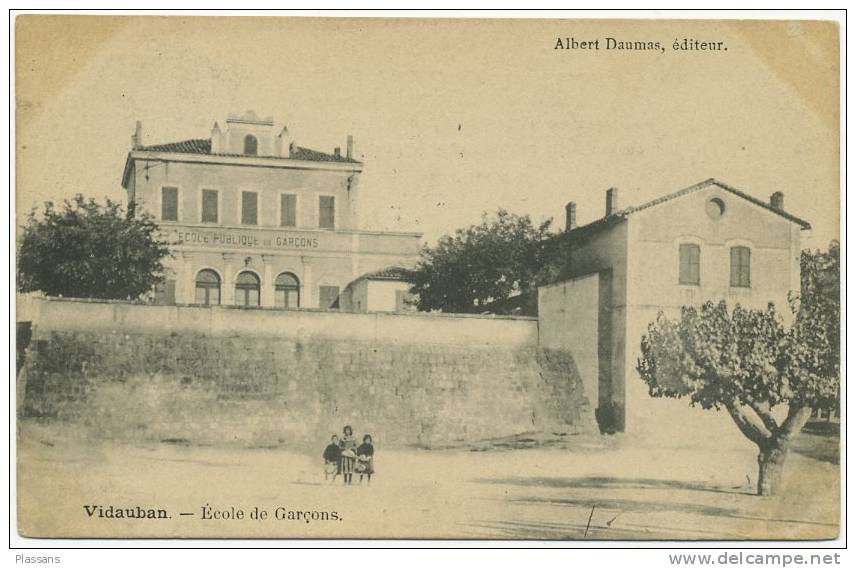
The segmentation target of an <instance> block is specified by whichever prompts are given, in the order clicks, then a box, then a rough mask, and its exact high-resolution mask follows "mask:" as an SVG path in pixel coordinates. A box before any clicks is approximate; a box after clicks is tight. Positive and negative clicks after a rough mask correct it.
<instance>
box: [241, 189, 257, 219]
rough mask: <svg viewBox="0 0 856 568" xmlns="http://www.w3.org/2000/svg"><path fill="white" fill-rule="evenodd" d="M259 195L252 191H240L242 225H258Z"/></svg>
mask: <svg viewBox="0 0 856 568" xmlns="http://www.w3.org/2000/svg"><path fill="white" fill-rule="evenodd" d="M258 205H259V196H258V194H257V193H255V192H253V191H244V192H242V193H241V223H242V224H244V225H258V222H259V214H258Z"/></svg>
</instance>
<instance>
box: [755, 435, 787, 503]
mask: <svg viewBox="0 0 856 568" xmlns="http://www.w3.org/2000/svg"><path fill="white" fill-rule="evenodd" d="M787 457H788V446H787V445H784V444H782V443H781V442H772V441H771V443H770V444H769V445H765V446H764V447H762V448H761V451H760V452H759V453H758V495H763V496H768V495H775V494H776V493H777V492H778V491H779V487H780V485H781V483H782V473H783V472H784V471H785V459H786V458H787Z"/></svg>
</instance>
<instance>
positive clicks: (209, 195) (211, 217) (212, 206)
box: [202, 189, 219, 223]
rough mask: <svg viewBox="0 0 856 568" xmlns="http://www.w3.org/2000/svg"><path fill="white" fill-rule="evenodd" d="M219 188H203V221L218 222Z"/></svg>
mask: <svg viewBox="0 0 856 568" xmlns="http://www.w3.org/2000/svg"><path fill="white" fill-rule="evenodd" d="M218 197H219V196H218V194H217V190H214V189H203V190H202V222H203V223H216V222H217V221H218V220H219V219H218V218H217V217H218V209H219V208H218V204H217V198H218Z"/></svg>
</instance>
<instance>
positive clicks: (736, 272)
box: [731, 247, 752, 288]
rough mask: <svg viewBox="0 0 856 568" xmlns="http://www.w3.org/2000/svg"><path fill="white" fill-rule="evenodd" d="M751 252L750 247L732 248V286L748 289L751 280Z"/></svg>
mask: <svg viewBox="0 0 856 568" xmlns="http://www.w3.org/2000/svg"><path fill="white" fill-rule="evenodd" d="M751 254H752V253H751V251H750V250H749V247H731V285H732V286H736V287H739V288H748V287H749V286H750V284H751V280H750V270H749V269H750V260H751Z"/></svg>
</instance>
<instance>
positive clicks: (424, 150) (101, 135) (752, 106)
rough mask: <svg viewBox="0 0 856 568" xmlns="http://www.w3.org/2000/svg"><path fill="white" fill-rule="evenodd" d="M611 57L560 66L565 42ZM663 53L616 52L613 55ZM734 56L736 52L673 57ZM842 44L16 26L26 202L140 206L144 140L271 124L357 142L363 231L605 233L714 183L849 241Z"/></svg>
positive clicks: (620, 29) (150, 25)
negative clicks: (615, 201) (79, 198)
mask: <svg viewBox="0 0 856 568" xmlns="http://www.w3.org/2000/svg"><path fill="white" fill-rule="evenodd" d="M559 37H561V38H566V37H574V38H575V39H577V40H580V39H587V40H594V39H600V47H601V49H600V50H557V49H555V45H556V43H557V39H558V38H559ZM607 37H613V38H615V39H617V40H625V41H626V40H631V41H651V42H657V41H659V42H660V44H661V45H662V46H663V47H664V52H661V51H660V50H652V51H627V50H606V49H604V47H605V38H607ZM684 38H693V39H698V40H701V41H722V42H723V43H724V46H726V47H727V48H728V49H727V51H724V50H721V51H704V52H702V51H674V50H673V49H672V45H673V42H674V41H675V40H676V39H678V40H683V39H684ZM838 76H839V68H838V30H837V27H836V25H835V24H833V23H828V22H740V21H732V22H715V21H713V22H711V21H708V22H700V21H695V22H691V21H677V20H672V21H635V22H630V21H617V20H576V21H575V20H540V19H539V20H478V19H476V20H462V19H447V20H437V19H434V20H425V19H363V18H348V19H321V18H295V17H267V18H260V17H192V18H188V17H149V16H132V17H113V16H100V17H96V16H18V17H17V19H16V77H15V79H16V99H17V113H16V123H17V135H16V154H17V163H16V168H17V169H16V185H17V187H16V190H17V193H16V199H17V210H18V215H19V219H18V222H19V223H20V222H21V220H22V215H24V214H26V212H28V211H29V210H30V208H31V207H33V206H34V205H38V204H40V203H41V202H43V201H45V200H55V201H56V200H61V199H64V198H67V197H71V196H73V195H74V194H75V193H78V192H79V193H83V194H84V195H86V196H92V197H98V198H102V197H105V196H106V197H109V198H111V199H114V200H121V201H124V199H125V194H124V190H123V189H122V188H121V176H122V169H123V166H124V163H125V158H126V156H127V153H128V151H129V150H130V144H131V134H132V133H133V130H134V123H135V121H136V120H140V121H142V124H143V132H144V142H145V143H147V144H156V143H165V142H172V141H178V140H184V139H189V138H207V137H209V136H210V130H211V127H212V125H213V123H214V121H215V120H217V121H219V122H220V124H221V125H223V121H224V119H225V118H226V116H227V115H228V114H229V113H243V112H244V111H246V110H248V109H252V110H254V111H255V112H256V113H257V114H259V115H260V116H273V117H274V119H275V121H276V126H277V127H279V126H281V125H282V124H286V125H287V126H288V129H289V131H290V132H291V134H292V136H293V137H294V139H295V142H296V143H297V144H298V145H301V146H305V147H309V148H313V149H316V150H322V151H327V152H332V150H333V148H334V147H335V146H340V147H343V148H344V146H345V140H346V137H347V136H348V135H349V134H352V135H353V136H354V139H355V148H356V155H357V158H358V159H360V160H361V161H363V162H364V163H365V166H364V173H363V174H362V179H361V185H360V188H361V199H362V203H361V205H360V222H361V225H362V228H364V229H370V230H395V231H418V232H422V233H424V239H425V241H426V242H428V243H433V242H435V241H436V239H437V238H438V237H439V236H440V235H442V234H444V233H448V232H452V231H454V230H455V229H456V228H458V227H462V226H466V225H469V224H471V223H475V222H478V221H479V219H480V216H481V213H482V212H483V211H496V210H497V209H498V208H500V207H502V208H506V209H508V210H510V211H512V212H515V213H519V214H529V215H531V216H532V217H533V219H535V220H536V221H540V220H544V219H546V218H549V217H554V218H555V220H556V227H557V228H561V226H562V224H563V223H564V205H565V203H567V202H568V201H575V202H576V203H577V219H578V222H580V223H586V222H589V221H592V220H595V219H597V218H598V217H600V216H602V215H603V213H604V192H605V190H606V189H607V188H609V187H617V188H618V190H619V205H620V206H622V207H624V206H628V205H634V204H639V203H643V202H645V201H648V200H650V199H654V198H656V197H659V196H661V195H664V194H666V193H670V192H673V191H676V190H678V189H681V188H683V187H686V186H689V185H692V184H694V183H697V182H699V181H701V180H704V179H707V178H711V177H714V178H717V179H719V180H721V181H724V182H726V183H728V184H730V185H732V186H735V187H737V188H739V189H741V190H744V191H746V192H747V193H749V194H752V195H754V196H756V197H758V198H760V199H764V200H766V199H767V198H768V196H769V195H770V194H771V193H773V192H774V191H782V192H784V194H785V208H786V209H787V210H788V211H789V212H791V213H793V214H795V215H797V216H799V217H802V218H804V219H806V220H808V221H809V222H810V223H812V226H813V229H812V231H811V232H810V233H809V234H806V235H805V239H804V245H805V246H810V247H813V248H817V247H823V246H825V245H826V244H827V243H828V241H829V240H830V239H832V238H836V237H837V236H838V234H839V226H838V225H839V223H838V214H839V133H838V131H839V114H838V113H839V101H838V92H839V85H838Z"/></svg>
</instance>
